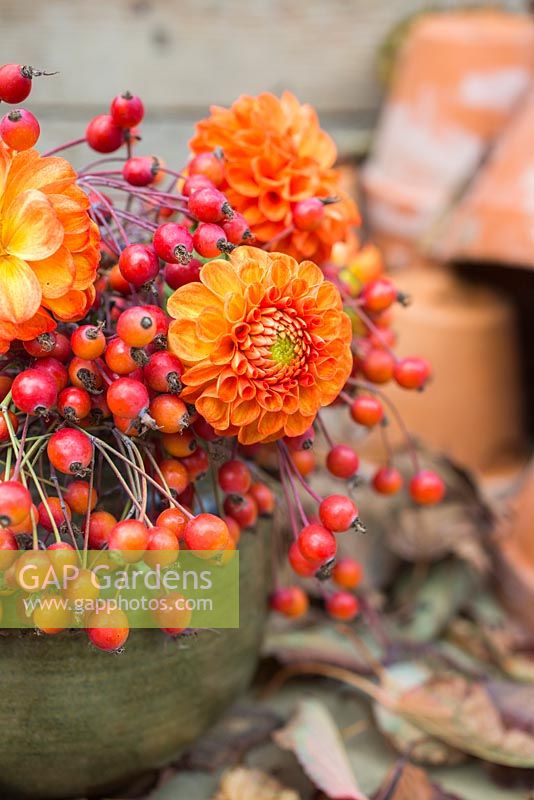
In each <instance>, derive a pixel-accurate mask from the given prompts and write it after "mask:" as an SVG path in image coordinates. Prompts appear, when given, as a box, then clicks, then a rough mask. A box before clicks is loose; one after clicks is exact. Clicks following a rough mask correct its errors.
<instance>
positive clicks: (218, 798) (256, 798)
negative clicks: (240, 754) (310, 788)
mask: <svg viewBox="0 0 534 800" xmlns="http://www.w3.org/2000/svg"><path fill="white" fill-rule="evenodd" d="M213 800H300V798H299V795H298V794H297V793H296V792H294V791H293V790H292V789H287V788H286V787H285V786H282V784H281V783H279V781H277V780H276V778H273V777H272V776H271V775H267V773H266V772H262V771H261V770H259V769H246V768H245V767H236V768H235V769H231V770H228V772H225V773H224V775H223V776H222V778H221V784H220V786H219V790H218V792H217V794H216V795H215V796H214V798H213Z"/></svg>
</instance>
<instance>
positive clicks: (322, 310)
mask: <svg viewBox="0 0 534 800" xmlns="http://www.w3.org/2000/svg"><path fill="white" fill-rule="evenodd" d="M168 311H169V314H170V315H171V316H172V317H174V321H173V322H172V323H171V325H170V328H169V348H170V349H171V350H172V352H173V353H175V354H176V355H177V356H178V357H179V358H180V359H181V360H182V362H183V363H184V365H186V367H187V369H186V370H185V372H184V374H183V375H182V381H183V383H184V384H185V388H184V389H183V391H182V396H183V397H184V399H188V400H189V401H190V402H194V403H195V406H196V408H197V410H198V411H199V413H200V414H201V415H202V416H203V417H204V418H205V419H206V420H207V421H208V422H209V423H210V424H211V425H212V426H213V427H214V428H215V430H217V431H218V432H220V433H221V434H222V435H225V436H232V435H237V437H238V439H239V441H240V442H241V443H243V444H253V443H255V442H269V441H273V440H275V439H278V438H280V437H281V436H284V435H287V436H299V435H300V434H301V433H304V431H305V430H306V429H307V428H308V427H309V426H310V425H311V424H312V422H313V420H314V419H315V417H316V415H317V412H318V411H319V409H320V408H321V406H325V405H328V404H329V403H332V402H333V400H335V398H336V397H337V395H338V394H339V392H340V391H341V389H342V387H343V385H344V383H345V381H346V380H347V378H348V376H349V374H350V371H351V368H352V356H351V349H350V343H351V336H352V333H351V324H350V321H349V318H348V317H347V315H346V314H345V313H344V311H343V308H342V303H341V297H340V295H339V292H338V290H337V289H336V287H335V286H334V284H332V283H330V282H329V281H326V280H325V279H324V276H323V273H322V271H321V270H320V269H319V267H317V266H316V265H315V264H313V263H312V262H311V261H303V262H302V263H301V264H298V263H297V262H296V261H295V259H293V258H292V257H291V256H288V255H286V254H283V253H266V252H265V251H264V250H260V249H258V248H255V247H238V248H237V249H236V250H234V251H233V253H232V254H231V256H230V260H229V261H225V260H222V259H221V260H216V261H210V262H209V263H207V264H205V265H204V266H203V267H202V269H201V271H200V283H190V284H187V285H186V286H182V287H180V288H179V289H178V290H177V291H176V292H175V293H174V294H173V295H172V297H171V298H170V299H169V303H168Z"/></svg>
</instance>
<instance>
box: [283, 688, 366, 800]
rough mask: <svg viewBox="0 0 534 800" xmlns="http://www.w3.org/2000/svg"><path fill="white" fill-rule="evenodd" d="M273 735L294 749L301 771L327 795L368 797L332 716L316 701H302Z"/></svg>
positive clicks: (345, 798) (348, 798)
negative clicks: (360, 786) (284, 725)
mask: <svg viewBox="0 0 534 800" xmlns="http://www.w3.org/2000/svg"><path fill="white" fill-rule="evenodd" d="M273 738H274V740H275V742H276V743H277V744H278V745H279V747H281V748H283V749H284V750H292V751H293V752H294V754H295V756H296V757H297V759H298V761H299V762H300V765H301V766H302V768H303V770H304V772H305V773H306V774H307V775H308V777H309V778H310V780H311V781H312V782H313V783H314V784H315V786H317V787H318V788H319V789H321V790H322V791H323V792H324V793H325V794H326V796H327V797H330V798H334V799H336V798H338V799H339V800H367V798H366V796H365V795H364V794H363V793H362V792H361V790H360V788H359V787H358V784H357V783H356V779H355V777H354V774H353V772H352V767H351V766H350V762H349V759H348V756H347V751H346V750H345V745H344V743H343V740H342V738H341V735H340V732H339V730H338V728H337V726H336V724H335V722H334V720H333V718H332V715H331V714H330V712H329V711H328V709H327V708H326V706H324V705H323V704H322V703H320V702H319V701H317V700H312V699H309V700H302V701H301V702H300V703H299V704H298V706H297V711H296V712H295V714H294V716H293V717H292V718H291V720H290V722H289V723H288V724H287V725H286V727H285V728H282V730H280V731H276V732H275V733H274V734H273Z"/></svg>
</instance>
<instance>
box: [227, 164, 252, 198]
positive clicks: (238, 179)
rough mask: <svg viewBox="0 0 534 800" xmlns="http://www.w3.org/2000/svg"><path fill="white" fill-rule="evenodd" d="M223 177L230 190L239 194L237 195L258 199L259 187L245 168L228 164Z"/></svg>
mask: <svg viewBox="0 0 534 800" xmlns="http://www.w3.org/2000/svg"><path fill="white" fill-rule="evenodd" d="M225 176H226V180H227V181H228V183H229V185H230V186H231V187H232V189H234V190H235V191H236V192H239V194H241V195H244V197H258V195H259V193H260V187H259V186H258V184H257V183H256V181H255V180H254V175H253V174H252V172H251V171H250V170H249V169H248V168H247V167H244V166H241V165H238V164H228V166H227V168H226V173H225Z"/></svg>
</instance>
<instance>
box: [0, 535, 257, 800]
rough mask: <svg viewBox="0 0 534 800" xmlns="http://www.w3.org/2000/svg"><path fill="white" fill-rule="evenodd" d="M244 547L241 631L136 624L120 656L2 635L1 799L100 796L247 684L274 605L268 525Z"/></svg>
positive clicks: (80, 642)
mask: <svg viewBox="0 0 534 800" xmlns="http://www.w3.org/2000/svg"><path fill="white" fill-rule="evenodd" d="M271 524H272V522H271V521H270V520H262V521H261V522H260V524H259V525H258V528H257V529H256V530H255V531H253V532H247V533H244V534H243V536H242V538H241V543H240V553H241V556H240V559H241V560H240V576H241V577H240V617H241V626H240V628H239V629H233V630H220V631H201V632H200V633H199V634H198V635H196V636H191V637H188V638H185V639H184V638H183V639H181V640H177V641H173V640H171V639H169V638H168V637H166V636H165V635H164V634H163V633H162V632H161V631H158V630H136V631H132V633H131V635H130V638H129V640H128V642H127V646H126V649H125V651H124V653H122V654H120V656H113V655H110V654H108V653H102V652H100V651H96V650H93V649H92V648H91V647H90V646H89V645H88V643H87V637H86V636H84V635H83V634H82V633H80V632H69V633H65V634H59V635H56V636H50V637H47V636H37V635H35V634H34V633H33V632H31V633H29V632H25V633H20V632H19V631H9V632H7V633H6V635H5V636H2V637H0V698H1V699H0V724H1V726H2V727H3V729H4V731H6V735H5V737H4V742H3V745H2V748H1V749H0V796H1V797H2V798H5V800H8V798H28V800H30V798H31V800H40V798H54V800H58V798H68V797H81V796H83V797H86V796H93V795H97V796H98V795H100V794H101V793H102V792H107V791H108V790H111V789H113V787H117V786H120V785H123V784H125V783H127V782H128V781H129V780H131V779H132V778H134V777H135V776H136V775H139V774H141V773H143V772H144V771H145V770H148V769H150V768H152V767H156V766H159V765H163V764H165V763H167V762H169V761H170V760H171V759H172V758H174V757H175V756H176V755H177V753H178V752H179V751H180V749H182V748H184V747H185V746H186V745H188V744H189V743H191V742H192V741H193V740H194V739H195V738H196V737H198V736H199V735H200V734H201V733H202V732H203V731H204V730H205V729H206V728H207V727H208V726H209V725H210V724H211V723H212V722H213V721H214V720H215V719H216V718H217V717H218V715H219V714H221V712H222V711H223V710H224V709H225V708H226V707H227V706H228V705H229V704H230V703H231V702H232V701H233V700H234V699H235V697H236V696H237V695H238V694H239V693H240V692H242V691H243V690H244V689H245V688H246V687H247V685H248V683H249V681H250V679H251V677H252V674H253V672H254V669H255V667H256V663H257V658H258V653H259V648H260V643H261V639H262V632H263V626H264V621H265V617H266V608H267V603H266V600H267V593H268V584H269V575H268V571H269V557H268V549H269V543H268V539H269V536H268V533H269V529H270V526H271Z"/></svg>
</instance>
